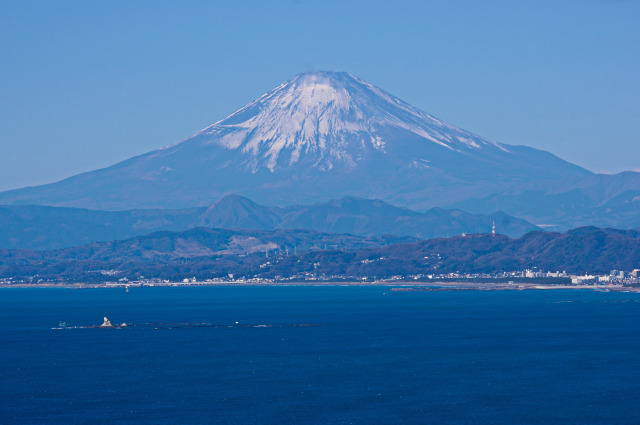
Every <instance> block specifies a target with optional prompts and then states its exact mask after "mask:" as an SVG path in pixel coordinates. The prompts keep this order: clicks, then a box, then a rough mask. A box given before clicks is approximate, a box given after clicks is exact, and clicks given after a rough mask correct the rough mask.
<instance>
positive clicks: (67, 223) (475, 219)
mask: <svg viewBox="0 0 640 425" xmlns="http://www.w3.org/2000/svg"><path fill="white" fill-rule="evenodd" d="M494 222H495V224H496V227H497V230H498V232H499V233H503V234H506V235H509V236H513V237H517V236H521V235H523V234H525V233H526V232H529V231H532V230H536V229H538V228H537V227H536V226H534V225H532V224H531V223H528V222H526V221H524V220H520V219H518V218H515V217H511V216H508V215H506V214H504V213H493V214H488V215H484V214H468V213H465V212H463V211H460V210H444V209H440V208H433V209H431V210H429V211H427V212H425V213H419V212H416V211H412V210H409V209H406V208H399V207H395V206H393V205H390V204H387V203H385V202H383V201H377V200H366V199H359V198H342V199H338V200H332V201H329V202H324V203H318V204H313V205H298V206H291V207H285V208H280V207H267V206H264V205H259V204H257V203H255V202H253V201H251V200H249V199H247V198H243V197H241V196H237V195H229V196H226V197H224V198H222V199H221V200H220V201H218V202H216V203H215V204H213V205H212V206H210V207H209V208H190V209H183V210H129V211H94V210H87V209H81V208H64V207H45V206H25V205H14V206H0V249H41V250H45V249H58V248H66V247H72V246H77V245H81V244H87V243H91V242H95V241H110V240H117V239H126V238H130V237H132V236H139V235H145V234H148V233H151V232H155V231H184V230H188V229H191V228H194V227H201V226H205V227H216V228H225V229H254V230H272V229H309V230H315V231H319V232H326V233H348V234H353V235H361V236H380V235H384V234H392V235H398V236H409V237H415V238H419V239H426V238H433V237H440V236H452V235H456V234H461V233H464V232H466V233H480V232H487V231H490V230H491V226H492V224H493V223H494Z"/></svg>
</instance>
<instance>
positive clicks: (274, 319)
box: [0, 286, 640, 425]
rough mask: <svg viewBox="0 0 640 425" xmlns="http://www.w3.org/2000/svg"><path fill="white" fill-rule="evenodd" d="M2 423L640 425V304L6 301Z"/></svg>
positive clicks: (114, 293)
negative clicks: (105, 324)
mask: <svg viewBox="0 0 640 425" xmlns="http://www.w3.org/2000/svg"><path fill="white" fill-rule="evenodd" d="M104 316H107V317H108V318H109V319H110V320H111V321H112V322H113V323H121V322H127V323H130V324H132V325H133V326H129V327H127V328H123V329H100V328H70V329H56V328H57V327H58V324H59V322H60V321H64V322H68V323H69V325H70V326H91V325H99V324H101V323H102V320H103V317H104ZM196 324H200V325H196ZM300 325H313V326H300ZM0 423H2V424H52V423H55V424H107V423H108V424H210V423H221V424H510V425H511V424H545V425H549V424H638V423H640V294H638V293H607V292H594V291H581V290H548V291H543V290H540V291H437V292H392V291H390V290H389V288H385V287H340V286H335V287H310V286H300V287H295V286H291V287H185V288H164V287H146V288H132V289H131V290H130V292H129V293H127V292H125V290H124V289H62V288H38V289H34V288H6V289H0Z"/></svg>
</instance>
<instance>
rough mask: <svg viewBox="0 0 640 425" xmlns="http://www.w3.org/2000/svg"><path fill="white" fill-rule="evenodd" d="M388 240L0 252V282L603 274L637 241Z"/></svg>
mask: <svg viewBox="0 0 640 425" xmlns="http://www.w3.org/2000/svg"><path fill="white" fill-rule="evenodd" d="M407 240H408V239H406V238H405V239H403V238H394V237H377V238H363V237H356V236H350V235H331V234H326V233H319V232H312V231H301V230H277V231H229V230H223V229H206V228H199V229H193V230H190V231H187V232H158V233H154V234H151V235H148V236H144V237H137V238H132V239H128V240H125V241H116V242H101V243H93V244H90V245H84V246H81V247H76V248H68V249H63V250H56V251H28V250H12V251H0V278H5V279H6V278H14V279H26V280H29V281H35V282H37V281H55V280H63V281H113V280H117V279H119V278H124V277H126V278H127V279H138V278H140V276H144V277H145V278H161V279H182V278H184V277H191V276H195V277H198V278H199V279H207V278H214V277H227V276H228V275H229V274H233V275H234V276H236V277H247V278H253V277H258V278H296V277H301V278H302V277H310V276H315V277H320V278H328V277H335V276H341V277H345V278H362V277H367V278H385V277H390V276H396V275H401V276H410V275H420V274H421V275H428V274H442V273H455V272H458V273H491V272H501V271H514V270H523V269H526V268H538V269H539V270H544V271H566V272H567V273H576V274H577V273H606V272H609V271H610V270H612V269H617V270H633V269H636V268H640V232H639V231H636V230H617V229H601V228H597V227H582V228H578V229H574V230H571V231H569V232H567V233H552V232H542V231H535V232H530V233H527V234H526V235H524V236H523V237H521V238H518V239H510V238H508V237H506V236H503V235H496V236H492V235H490V234H479V235H469V236H456V237H452V238H439V239H430V240H423V241H418V242H407Z"/></svg>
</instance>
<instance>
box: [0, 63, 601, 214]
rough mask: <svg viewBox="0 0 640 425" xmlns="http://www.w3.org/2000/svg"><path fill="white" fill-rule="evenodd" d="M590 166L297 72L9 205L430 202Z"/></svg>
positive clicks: (347, 77) (348, 83)
mask: <svg viewBox="0 0 640 425" xmlns="http://www.w3.org/2000/svg"><path fill="white" fill-rule="evenodd" d="M586 175H590V173H589V172H588V171H586V170H584V169H582V168H580V167H577V166H575V165H573V164H570V163H568V162H566V161H563V160H561V159H559V158H557V157H555V156H553V155H552V154H550V153H548V152H544V151H539V150H536V149H532V148H528V147H526V146H513V145H506V144H500V143H495V142H491V141H489V140H486V139H484V138H482V137H479V136H477V135H474V134H472V133H470V132H468V131H465V130H462V129H459V128H457V127H454V126H452V125H449V124H447V123H444V122H442V121H440V120H438V119H437V118H435V117H433V116H431V115H429V114H427V113H426V112H423V111H421V110H419V109H417V108H415V107H413V106H411V105H409V104H407V103H406V102H403V101H402V100H400V99H398V98H396V97H394V96H392V95H391V94H389V93H387V92H385V91H384V90H381V89H379V88H378V87H376V86H374V85H372V84H370V83H368V82H366V81H363V80H361V79H360V78H358V77H356V76H353V75H351V74H348V73H345V72H324V71H323V72H309V73H303V74H299V75H296V76H295V77H293V78H291V79H290V80H288V81H286V82H285V83H283V84H281V85H280V86H278V87H276V88H275V89H273V90H272V91H270V92H268V93H266V94H265V95H263V96H261V97H259V98H258V99H256V100H255V101H253V102H251V103H250V104H248V105H247V106H245V107H244V108H241V109H239V110H238V111H236V112H234V113H232V114H231V115H229V116H228V117H226V118H224V119H222V120H220V121H218V122H216V123H215V124H213V125H211V126H209V127H207V128H205V129H203V130H201V131H199V132H197V133H195V134H194V135H193V136H191V137H189V138H187V139H185V140H183V141H181V142H178V143H176V144H174V145H171V146H168V147H166V148H162V149H158V150H156V151H153V152H149V153H147V154H144V155H140V156H137V157H134V158H131V159H128V160H126V161H123V162H121V163H119V164H115V165H113V166H111V167H109V168H105V169H101V170H96V171H92V172H89V173H84V174H80V175H77V176H74V177H71V178H68V179H66V180H63V181H61V182H58V183H54V184H50V185H44V186H37V187H32V188H24V189H18V190H13V191H8V192H4V193H0V203H3V204H15V203H19V204H45V205H62V206H76V207H89V208H99V209H130V208H157V207H165V208H166V207H171V208H184V207H188V206H201V205H211V204H212V203H214V202H215V201H216V200H218V199H220V198H221V197H223V196H224V195H227V194H232V193H235V194H238V195H242V196H246V197H248V198H250V199H252V200H254V201H256V202H258V203H262V204H267V205H274V204H281V205H291V204H294V203H309V202H320V201H326V200H329V199H335V198H342V197H345V196H358V197H362V198H369V199H371V198H376V199H381V200H385V201H388V202H391V203H394V204H396V205H399V206H406V207H412V208H414V209H416V208H418V209H420V208H429V207H433V206H446V205H449V204H451V203H453V202H458V201H463V200H465V199H469V198H478V197H482V196H487V195H490V194H493V193H495V192H497V191H504V190H506V189H509V188H511V187H514V186H515V185H521V184H523V183H530V182H536V181H539V180H541V179H545V180H552V179H562V178H566V177H582V176H586Z"/></svg>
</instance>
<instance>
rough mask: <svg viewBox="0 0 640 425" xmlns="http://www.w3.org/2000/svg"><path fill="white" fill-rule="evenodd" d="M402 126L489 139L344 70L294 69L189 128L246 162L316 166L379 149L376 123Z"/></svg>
mask: <svg viewBox="0 0 640 425" xmlns="http://www.w3.org/2000/svg"><path fill="white" fill-rule="evenodd" d="M384 127H387V128H390V129H396V130H405V131H408V132H411V133H413V134H415V135H417V136H420V137H422V138H424V139H425V140H426V141H428V142H432V143H436V144H438V145H440V146H444V147H446V148H448V149H451V150H454V151H458V150H460V149H468V148H476V149H478V148H481V147H482V146H486V145H491V146H495V147H498V148H500V149H503V150H505V151H508V149H506V147H504V146H502V145H499V144H497V143H494V142H489V141H487V140H485V139H482V138H480V137H478V136H475V135H473V134H471V133H469V132H466V131H464V130H460V129H457V128H455V127H453V126H450V125H448V124H446V123H443V122H442V121H439V120H438V119H436V118H434V117H432V116H431V115H429V114H427V113H425V112H422V111H420V110H419V109H416V108H414V107H412V106H411V105H409V104H407V103H405V102H403V101H401V100H399V99H398V98H395V97H393V96H391V95H390V94H388V93H386V92H384V91H382V90H380V89H378V88H377V87H375V86H373V85H372V84H369V83H366V82H364V81H362V80H361V79H359V78H357V77H355V76H353V75H350V74H347V73H328V72H316V73H306V74H300V75H297V76H296V77H294V78H292V79H291V80H289V81H287V82H286V83H284V84H282V85H281V86H279V87H277V88H276V89H274V90H273V91H271V92H269V93H267V94H265V95H263V96H262V97H260V98H259V99H257V100H255V101H253V102H252V103H250V104H249V105H247V106H245V107H244V108H242V109H240V110H238V111H236V112H235V113H233V114H232V115H230V116H229V117H227V118H225V119H223V120H221V121H218V122H217V123H215V124H213V125H212V126H210V127H207V128H205V129H204V130H202V131H200V132H199V133H197V134H196V135H195V136H194V137H202V138H203V139H206V140H208V141H210V142H211V143H216V144H219V145H221V146H223V147H225V148H227V149H235V150H239V151H241V152H242V153H244V154H247V153H249V154H251V157H253V158H258V160H257V161H252V162H250V163H249V164H248V165H250V167H251V168H252V171H255V169H256V168H257V167H260V166H264V167H267V168H268V169H269V170H271V171H274V170H275V169H276V168H277V167H278V166H279V165H280V166H281V167H283V168H286V167H287V166H291V165H293V164H295V163H297V162H299V161H300V160H301V157H305V156H309V155H311V156H313V157H314V159H315V162H314V164H313V166H315V167H319V168H321V169H324V170H330V169H331V168H333V166H334V163H343V166H347V167H352V168H353V167H355V166H356V165H355V163H356V162H357V159H358V156H357V155H358V153H359V152H362V151H366V150H367V149H375V150H378V151H380V152H385V151H386V149H385V148H386V147H387V144H388V143H389V142H391V143H393V140H385V139H386V138H385V137H383V136H382V132H381V131H380V130H381V129H382V128H384Z"/></svg>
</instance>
